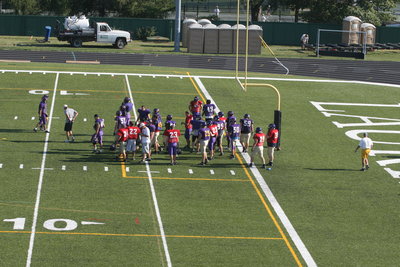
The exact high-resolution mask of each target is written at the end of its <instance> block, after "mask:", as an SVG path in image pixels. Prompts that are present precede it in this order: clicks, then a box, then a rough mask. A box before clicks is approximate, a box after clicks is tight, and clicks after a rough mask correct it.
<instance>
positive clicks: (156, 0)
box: [116, 0, 175, 18]
mask: <svg viewBox="0 0 400 267" xmlns="http://www.w3.org/2000/svg"><path fill="white" fill-rule="evenodd" d="M116 2H117V3H116V6H117V12H118V14H119V16H121V17H135V18H165V16H166V14H167V12H169V11H172V10H174V9H175V4H174V2H175V1H174V0H146V1H143V0H116Z"/></svg>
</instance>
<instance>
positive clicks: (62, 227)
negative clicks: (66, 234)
mask: <svg viewBox="0 0 400 267" xmlns="http://www.w3.org/2000/svg"><path fill="white" fill-rule="evenodd" d="M3 221H4V222H13V223H14V226H13V229H14V230H24V228H25V221H26V219H25V218H15V219H4V220H3ZM56 224H57V225H56ZM43 227H44V228H46V229H48V230H51V231H72V230H75V229H76V228H77V227H78V223H77V222H76V221H74V220H69V219H51V220H47V221H45V222H44V223H43Z"/></svg>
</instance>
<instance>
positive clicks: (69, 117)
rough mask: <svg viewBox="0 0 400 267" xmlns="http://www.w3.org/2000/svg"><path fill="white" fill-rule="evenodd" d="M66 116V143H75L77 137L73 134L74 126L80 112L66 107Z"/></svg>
mask: <svg viewBox="0 0 400 267" xmlns="http://www.w3.org/2000/svg"><path fill="white" fill-rule="evenodd" d="M64 114H65V126H64V131H65V135H66V136H67V140H65V143H69V142H74V141H75V137H74V135H73V133H72V124H73V123H74V121H75V119H76V117H77V116H78V114H79V113H78V111H76V110H74V109H73V108H69V107H68V105H64ZM70 137H71V141H70V140H69V138H70Z"/></svg>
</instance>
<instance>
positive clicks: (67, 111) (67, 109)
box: [64, 108, 76, 122]
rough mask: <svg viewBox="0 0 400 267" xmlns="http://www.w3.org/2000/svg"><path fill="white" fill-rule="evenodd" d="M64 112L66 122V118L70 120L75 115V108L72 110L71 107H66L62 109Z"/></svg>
mask: <svg viewBox="0 0 400 267" xmlns="http://www.w3.org/2000/svg"><path fill="white" fill-rule="evenodd" d="M64 114H65V115H67V117H68V119H67V120H66V121H67V122H68V120H69V121H72V119H73V118H74V117H75V114H76V110H74V109H72V108H66V109H65V110H64Z"/></svg>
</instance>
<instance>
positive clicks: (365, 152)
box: [354, 133, 374, 171]
mask: <svg viewBox="0 0 400 267" xmlns="http://www.w3.org/2000/svg"><path fill="white" fill-rule="evenodd" d="M373 146H374V143H373V142H372V140H371V139H370V138H369V137H368V133H364V134H363V138H361V140H360V143H359V144H358V146H357V147H356V150H355V151H354V152H357V150H358V149H359V148H361V170H360V171H366V170H368V169H369V162H368V156H369V153H370V152H371V149H372V147H373Z"/></svg>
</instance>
